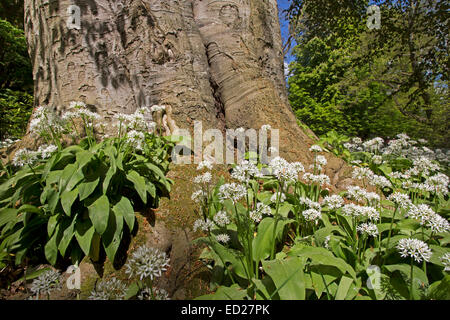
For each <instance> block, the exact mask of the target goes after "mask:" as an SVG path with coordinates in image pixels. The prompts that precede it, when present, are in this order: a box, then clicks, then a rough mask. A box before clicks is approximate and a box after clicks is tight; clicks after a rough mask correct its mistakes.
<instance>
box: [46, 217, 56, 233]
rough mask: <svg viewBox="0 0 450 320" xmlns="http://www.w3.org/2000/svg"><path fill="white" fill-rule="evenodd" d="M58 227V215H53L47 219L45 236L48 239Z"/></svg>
mask: <svg viewBox="0 0 450 320" xmlns="http://www.w3.org/2000/svg"><path fill="white" fill-rule="evenodd" d="M57 225H58V215H53V216H51V217H50V218H49V219H48V222H47V234H48V236H49V237H51V236H52V235H53V232H54V231H55V228H56V226H57Z"/></svg>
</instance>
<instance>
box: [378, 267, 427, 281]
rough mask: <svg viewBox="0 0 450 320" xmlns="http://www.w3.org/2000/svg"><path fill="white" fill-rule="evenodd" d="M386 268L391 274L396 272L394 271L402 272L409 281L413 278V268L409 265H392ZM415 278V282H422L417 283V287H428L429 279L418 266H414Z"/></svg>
mask: <svg viewBox="0 0 450 320" xmlns="http://www.w3.org/2000/svg"><path fill="white" fill-rule="evenodd" d="M384 268H386V269H387V270H388V271H389V272H394V271H400V272H401V273H402V274H404V275H405V276H406V277H407V278H408V279H410V278H411V266H410V265H408V264H391V265H387V266H384ZM413 276H414V282H416V281H417V280H419V281H420V283H419V282H417V283H416V285H419V284H420V285H425V286H427V285H428V278H427V276H426V274H425V272H423V270H422V269H420V268H419V267H417V266H413Z"/></svg>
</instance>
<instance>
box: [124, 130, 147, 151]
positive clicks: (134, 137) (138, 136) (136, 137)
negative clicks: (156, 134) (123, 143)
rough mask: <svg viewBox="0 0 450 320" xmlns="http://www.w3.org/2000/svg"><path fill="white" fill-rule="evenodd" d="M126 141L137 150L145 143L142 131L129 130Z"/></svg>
mask: <svg viewBox="0 0 450 320" xmlns="http://www.w3.org/2000/svg"><path fill="white" fill-rule="evenodd" d="M127 142H128V143H129V144H130V145H132V146H133V147H134V148H136V149H137V150H142V148H143V146H142V145H143V144H144V143H145V135H144V133H143V132H140V131H136V130H131V131H130V132H128V133H127Z"/></svg>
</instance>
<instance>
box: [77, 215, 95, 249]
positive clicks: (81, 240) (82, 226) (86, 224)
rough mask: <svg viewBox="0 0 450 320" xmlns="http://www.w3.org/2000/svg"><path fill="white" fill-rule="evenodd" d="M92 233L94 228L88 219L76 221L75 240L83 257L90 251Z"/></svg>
mask: <svg viewBox="0 0 450 320" xmlns="http://www.w3.org/2000/svg"><path fill="white" fill-rule="evenodd" d="M94 233H95V228H94V226H93V225H92V222H91V221H90V220H89V219H85V220H83V221H81V220H78V221H77V223H76V225H75V238H76V239H77V241H78V244H79V246H80V248H81V250H83V252H84V254H85V255H89V253H90V251H91V242H92V238H93V237H94Z"/></svg>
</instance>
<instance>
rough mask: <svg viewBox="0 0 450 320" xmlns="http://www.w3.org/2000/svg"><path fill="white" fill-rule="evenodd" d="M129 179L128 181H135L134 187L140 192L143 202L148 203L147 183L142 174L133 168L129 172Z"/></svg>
mask: <svg viewBox="0 0 450 320" xmlns="http://www.w3.org/2000/svg"><path fill="white" fill-rule="evenodd" d="M127 179H128V181H130V182H132V183H133V185H134V188H135V189H136V191H137V193H138V194H139V196H140V197H141V199H142V202H144V204H146V203H147V190H146V185H145V178H144V177H142V176H140V175H139V173H137V172H136V171H134V170H131V171H130V172H129V173H128V174H127Z"/></svg>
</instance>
